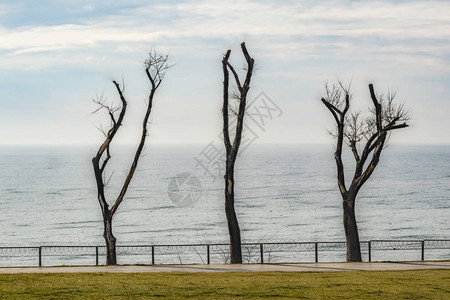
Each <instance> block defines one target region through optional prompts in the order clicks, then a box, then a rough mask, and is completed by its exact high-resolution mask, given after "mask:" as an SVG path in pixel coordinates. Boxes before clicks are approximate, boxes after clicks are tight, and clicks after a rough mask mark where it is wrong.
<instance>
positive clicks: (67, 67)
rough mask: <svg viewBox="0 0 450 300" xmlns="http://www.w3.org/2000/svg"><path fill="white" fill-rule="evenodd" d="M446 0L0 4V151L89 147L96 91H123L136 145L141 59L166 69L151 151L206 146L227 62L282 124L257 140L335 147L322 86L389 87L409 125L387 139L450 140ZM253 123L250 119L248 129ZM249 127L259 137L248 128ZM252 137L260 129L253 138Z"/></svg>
mask: <svg viewBox="0 0 450 300" xmlns="http://www.w3.org/2000/svg"><path fill="white" fill-rule="evenodd" d="M449 16H450V1H316V0H312V1H275V0H273V1H272V0H265V1H250V0H242V1H223V0H221V1H218V0H205V1H173V0H172V1H143V0H142V1H141V0H127V1H122V0H114V1H112V0H111V1H109V0H104V1H84V0H71V1H57V0H54V1H51V0H42V1H32V0H30V1H20V0H17V1H4V0H0V70H1V71H0V95H1V97H0V101H1V109H0V144H78V143H98V142H100V141H101V139H102V136H101V133H100V132H99V131H98V130H97V129H96V127H97V126H98V125H99V124H100V123H101V122H102V121H107V119H105V118H104V117H105V116H104V115H92V114H91V112H92V111H94V110H95V108H96V107H95V105H94V104H93V103H92V99H93V98H95V97H96V95H98V94H102V93H103V94H104V95H106V96H108V99H109V100H110V101H118V99H117V96H116V94H115V93H114V89H113V87H114V86H113V85H112V83H111V81H112V80H117V81H120V80H122V78H123V80H124V81H125V83H126V91H125V95H126V97H127V99H128V102H129V115H128V116H127V117H126V119H125V123H124V127H123V130H122V133H121V135H120V136H119V138H120V140H121V141H122V142H130V141H133V140H134V138H135V137H136V136H138V135H139V132H138V130H139V126H140V119H141V115H142V113H143V111H142V109H143V108H144V105H145V99H146V95H147V94H148V91H149V84H148V81H147V79H146V77H145V73H144V67H143V61H144V60H145V58H146V52H147V51H148V50H150V49H157V50H159V51H162V52H166V53H168V54H169V55H170V61H171V63H173V64H175V65H174V66H173V68H171V69H170V70H169V71H168V72H167V75H166V78H165V81H164V82H163V84H162V86H161V88H160V89H159V90H158V92H157V95H156V98H155V105H154V109H153V111H152V117H151V119H152V123H151V125H150V132H151V139H150V142H151V143H203V144H205V143H208V142H209V141H211V140H214V139H216V138H217V136H218V134H219V133H220V130H221V129H220V126H221V115H220V113H221V99H222V95H221V92H222V87H221V85H222V76H223V75H222V73H221V72H222V69H221V59H222V55H223V54H224V53H225V51H226V50H227V49H232V54H231V56H232V57H231V61H232V63H233V64H235V66H237V67H239V68H241V67H242V66H243V63H244V61H243V58H242V54H241V53H240V48H239V44H240V43H241V42H243V41H245V42H246V45H247V48H248V50H249V52H250V54H251V55H252V56H253V57H254V58H255V62H256V67H257V70H256V72H255V74H254V78H253V81H252V86H251V94H250V98H252V99H253V98H255V97H256V96H257V95H259V93H260V92H264V93H265V94H266V95H267V96H268V97H269V98H270V99H271V100H272V101H273V103H275V104H276V105H277V106H278V108H279V109H280V110H282V114H281V115H279V114H277V115H276V116H274V117H273V119H272V120H270V122H269V121H268V122H266V123H265V125H264V130H261V131H260V132H258V136H259V138H258V141H259V142H264V143H272V142H274V143H330V142H331V140H330V136H328V135H327V129H328V128H330V127H332V125H333V119H332V116H331V115H330V114H329V112H328V111H327V110H326V108H325V107H324V106H323V105H322V104H321V102H320V97H321V95H322V92H323V84H324V83H325V82H333V81H335V80H336V79H337V78H339V79H341V80H343V81H344V82H350V81H351V82H352V87H353V90H352V91H353V94H354V97H353V104H354V106H355V108H360V109H365V108H367V107H368V105H370V98H369V92H368V89H367V85H368V84H369V83H373V84H374V85H375V89H376V90H377V91H378V92H387V91H389V90H394V91H397V93H398V99H399V100H400V101H402V102H404V103H405V104H406V106H407V107H408V108H409V111H410V113H411V115H412V120H411V122H410V123H411V127H410V128H407V129H404V130H401V131H397V132H394V133H393V136H392V138H391V142H392V143H413V144H418V143H420V144H422V143H425V144H449V143H450V117H449V113H450V99H449V98H450V96H449V95H450V17H449ZM248 124H250V122H248ZM253 129H254V130H256V129H255V128H253ZM260 129H261V128H259V129H258V130H260Z"/></svg>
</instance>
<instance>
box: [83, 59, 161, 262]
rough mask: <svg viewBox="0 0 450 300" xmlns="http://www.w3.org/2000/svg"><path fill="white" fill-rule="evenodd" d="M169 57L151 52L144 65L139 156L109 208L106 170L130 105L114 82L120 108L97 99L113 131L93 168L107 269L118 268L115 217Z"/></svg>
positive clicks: (133, 170)
mask: <svg viewBox="0 0 450 300" xmlns="http://www.w3.org/2000/svg"><path fill="white" fill-rule="evenodd" d="M167 59H168V56H167V55H163V54H160V53H158V52H156V51H150V52H149V57H148V59H147V60H146V61H145V73H146V74H147V77H148V79H149V81H150V85H151V90H150V94H149V96H148V103H147V109H146V111H145V115H144V119H143V121H142V134H141V138H140V141H139V145H138V147H137V149H136V153H135V155H134V159H133V161H132V163H131V166H130V169H129V171H128V173H127V175H126V178H125V181H124V183H123V185H122V189H121V191H120V193H119V195H118V196H117V197H116V199H115V201H114V203H113V205H112V207H111V208H110V207H109V204H108V202H107V199H106V195H105V185H106V183H107V182H106V179H105V177H104V172H105V168H106V166H107V164H108V162H109V160H110V159H111V152H110V145H111V143H112V141H113V139H114V137H115V136H116V133H117V132H118V131H119V129H120V127H121V126H122V122H123V119H124V117H125V113H126V109H127V101H126V99H125V96H124V90H125V88H124V84H122V87H121V86H120V85H119V84H118V83H117V82H116V81H113V83H114V86H115V88H116V90H117V93H118V95H119V97H120V101H121V106H112V105H109V104H108V103H106V100H104V99H102V98H100V99H99V98H97V99H95V100H94V102H95V103H96V104H98V105H99V108H98V109H97V110H96V112H98V111H99V110H106V111H107V113H108V115H109V118H110V128H109V130H108V131H103V133H104V135H105V140H104V142H103V143H102V145H101V146H100V148H99V149H98V151H97V153H96V155H95V156H94V158H92V165H93V167H94V174H95V180H96V183H97V199H98V202H99V204H100V208H101V210H102V214H103V225H104V231H103V237H104V238H105V242H106V264H107V265H115V264H117V256H116V238H115V237H114V235H113V226H112V224H113V217H114V214H115V213H116V212H117V209H118V208H119V206H120V204H121V203H122V201H123V200H124V197H125V194H126V192H127V189H128V186H129V185H130V182H131V179H132V178H133V175H134V172H135V171H136V168H137V165H138V161H139V158H140V156H141V153H142V150H143V148H144V144H145V140H146V138H147V135H148V131H147V125H148V119H149V117H150V113H151V111H152V105H153V98H154V95H155V92H156V90H157V89H158V87H159V86H160V84H161V82H162V80H163V78H164V75H165V71H166V70H167V68H168V67H169V66H168V64H167Z"/></svg>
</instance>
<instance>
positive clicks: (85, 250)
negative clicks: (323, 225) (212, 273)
mask: <svg viewBox="0 0 450 300" xmlns="http://www.w3.org/2000/svg"><path fill="white" fill-rule="evenodd" d="M105 250H106V247H105V246H104V245H102V246H95V245H87V246H77V245H51V246H50V245H47V246H35V247H32V246H30V247H16V246H15V247H0V266H17V265H22V266H36V265H38V266H40V267H41V266H44V259H45V265H46V266H50V265H80V264H82V265H94V262H95V265H99V264H102V263H103V261H104V260H105ZM116 252H117V258H118V262H119V263H121V264H185V263H188V264H192V263H193V264H211V263H228V262H229V259H230V253H229V244H190V245H170V244H166V245H118V246H117V248H116ZM361 252H362V255H363V260H364V261H368V262H371V261H407V260H408V261H419V260H421V261H424V260H448V259H450V239H449V240H446V239H445V240H444V239H440V240H436V239H427V240H370V241H363V242H361ZM400 253H401V255H400V256H399V254H400ZM405 253H408V255H405ZM242 254H243V262H244V263H261V264H263V263H281V262H283V263H296V262H316V263H317V262H319V261H321V262H325V261H326V262H332V261H345V257H346V243H345V242H332V241H329V242H260V243H243V244H242ZM100 260H101V261H102V262H101V261H100ZM14 264H16V265H14Z"/></svg>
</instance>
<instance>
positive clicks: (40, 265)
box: [39, 246, 42, 267]
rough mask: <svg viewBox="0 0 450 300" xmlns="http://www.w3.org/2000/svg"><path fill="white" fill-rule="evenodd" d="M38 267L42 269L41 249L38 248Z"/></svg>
mask: <svg viewBox="0 0 450 300" xmlns="http://www.w3.org/2000/svg"><path fill="white" fill-rule="evenodd" d="M39 267H42V247H41V246H39Z"/></svg>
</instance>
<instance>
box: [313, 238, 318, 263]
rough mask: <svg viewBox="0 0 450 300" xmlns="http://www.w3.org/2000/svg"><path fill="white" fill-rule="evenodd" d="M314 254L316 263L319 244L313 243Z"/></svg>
mask: <svg viewBox="0 0 450 300" xmlns="http://www.w3.org/2000/svg"><path fill="white" fill-rule="evenodd" d="M314 254H315V261H316V263H318V262H319V243H317V242H316V243H314Z"/></svg>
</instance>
